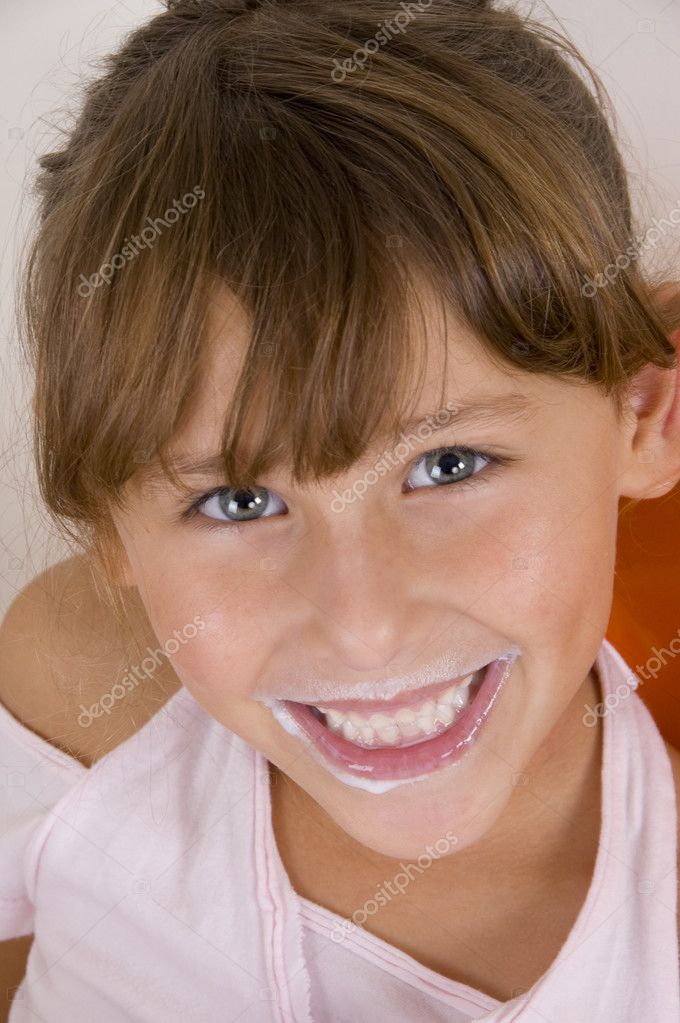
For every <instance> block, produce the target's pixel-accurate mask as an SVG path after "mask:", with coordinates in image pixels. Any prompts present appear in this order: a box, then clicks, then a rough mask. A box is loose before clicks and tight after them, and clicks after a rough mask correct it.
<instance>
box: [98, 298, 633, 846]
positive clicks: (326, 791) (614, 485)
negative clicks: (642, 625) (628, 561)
mask: <svg viewBox="0 0 680 1023" xmlns="http://www.w3.org/2000/svg"><path fill="white" fill-rule="evenodd" d="M215 325H216V326H215V336H216V337H217V339H218V341H219V343H218V344H217V345H216V346H215V351H214V357H213V362H212V365H211V368H210V373H209V375H208V377H207V379H206V380H205V382H204V385H203V389H202V393H201V395H200V398H199V400H198V401H197V403H196V405H195V408H194V409H193V414H192V417H191V418H190V421H189V422H188V424H187V426H186V428H185V429H184V430H183V432H182V433H181V435H178V436H177V437H176V438H175V440H174V441H173V443H172V444H171V445H170V448H171V454H172V455H173V456H176V455H181V456H183V457H191V458H192V459H195V460H196V461H198V460H200V459H201V458H203V457H204V456H206V455H210V454H213V453H215V452H217V451H218V450H219V439H220V435H221V429H222V423H223V416H224V411H225V408H226V407H227V403H228V402H229V398H230V394H231V391H232V387H233V385H234V383H235V374H236V370H237V368H238V366H237V363H238V356H239V355H240V354H241V353H242V350H243V348H244V346H245V344H246V338H247V321H246V318H245V317H244V315H243V314H242V311H241V310H240V309H239V308H238V307H237V306H236V305H235V304H233V305H231V306H230V305H228V302H227V299H224V300H221V302H220V304H219V305H216V307H215ZM434 329H435V328H434V327H433V328H432V330H433V331H434ZM449 336H450V338H452V339H453V340H452V341H451V343H450V346H449V359H448V368H447V374H446V391H445V393H446V395H447V400H448V407H446V405H445V406H444V408H443V409H440V402H439V395H440V387H441V380H442V377H441V374H442V373H443V358H442V346H441V345H440V344H439V342H438V340H437V339H435V343H431V344H430V349H429V350H428V363H427V367H428V372H427V381H426V386H425V387H424V389H423V392H422V395H421V402H420V405H419V410H420V412H421V414H422V417H426V416H428V414H430V415H431V414H432V413H433V412H437V410H439V411H440V414H439V416H438V417H437V418H430V419H429V421H428V424H429V425H426V426H423V427H421V428H420V429H417V428H411V429H410V430H409V429H406V430H405V431H404V433H405V435H406V439H405V442H402V443H401V444H398V445H396V446H395V443H394V442H393V441H391V442H389V444H388V445H387V446H386V443H385V442H383V443H381V442H380V441H377V442H376V443H375V445H374V447H373V449H372V450H371V452H370V453H369V454H367V455H366V457H365V458H364V459H363V460H362V462H361V463H357V464H355V465H354V466H353V467H352V468H351V469H350V470H349V471H348V472H347V473H346V474H344V475H343V476H341V477H337V478H335V479H334V480H333V481H332V482H329V483H328V484H327V485H323V486H321V485H310V486H305V487H302V488H294V487H293V486H291V484H290V481H289V479H288V476H287V474H284V473H274V474H272V475H271V476H269V477H268V478H267V479H263V480H261V481H260V486H261V487H262V488H264V490H263V491H262V492H261V493H260V497H263V496H264V497H265V498H266V499H267V502H268V503H266V504H265V503H264V502H263V503H262V504H261V505H259V506H256V508H255V510H254V512H253V514H255V515H256V516H259V517H255V518H252V519H250V520H246V521H243V522H242V524H241V526H240V528H236V526H235V525H234V521H235V520H236V519H239V518H240V519H243V515H244V513H243V510H242V509H243V508H245V507H246V505H247V502H246V501H244V500H241V501H240V502H239V500H238V498H237V499H236V500H234V499H233V498H234V493H235V490H234V489H232V490H231V491H228V489H227V488H226V487H225V481H224V480H223V479H221V478H219V477H218V476H214V475H213V476H207V475H204V476H200V477H191V478H190V482H191V485H192V489H193V497H191V498H186V497H185V496H184V495H183V494H182V493H181V492H179V491H178V490H176V489H174V488H172V486H171V485H170V484H169V483H168V482H167V481H162V482H161V484H160V485H158V486H154V487H152V486H148V485H144V486H142V485H140V481H139V480H131V481H130V482H129V483H128V488H129V504H128V507H127V510H126V513H125V514H124V515H123V514H121V513H116V514H115V517H116V524H117V527H118V529H119V532H120V536H121V539H122V542H123V545H124V548H125V555H126V557H125V559H124V562H125V569H124V572H125V577H126V578H127V581H128V582H129V583H130V584H135V585H136V586H137V587H138V588H139V591H140V594H141V597H142V599H143V601H144V604H145V607H146V610H147V613H148V615H149V618H150V621H151V623H152V625H153V627H154V630H155V632H156V634H157V636H158V640H159V642H160V643H164V642H166V640H167V639H169V638H171V637H173V634H174V635H175V636H176V637H177V636H181V634H182V632H183V630H184V628H185V627H186V626H187V625H188V623H192V622H194V620H195V617H196V616H197V615H199V616H200V619H202V625H203V627H202V628H200V629H199V631H198V633H197V634H196V635H195V636H194V638H191V639H186V640H185V641H181V642H180V643H179V645H178V649H177V651H176V653H174V654H172V655H170V660H171V662H172V665H173V667H174V669H175V671H176V672H177V674H178V676H179V678H180V679H181V681H182V682H183V683H184V685H185V686H186V687H187V689H188V690H189V691H190V692H191V693H192V695H193V696H194V697H195V699H196V700H197V701H198V702H199V703H200V704H201V705H202V706H203V707H204V709H205V710H206V711H207V712H208V713H209V714H211V715H212V716H213V717H214V718H216V719H217V721H219V722H221V723H222V724H223V725H225V726H226V727H227V728H229V729H231V730H232V731H233V732H235V733H236V734H237V735H239V736H241V738H243V739H244V740H245V741H246V742H248V743H249V744H251V745H252V746H254V747H256V748H257V749H258V750H259V751H260V752H261V753H262V754H264V756H265V757H266V758H268V760H270V761H271V762H272V763H273V764H275V765H276V766H277V767H278V768H279V769H280V770H281V771H284V772H285V773H286V774H287V775H289V777H290V778H291V779H293V781H294V782H296V783H297V784H298V785H299V786H301V788H302V789H304V790H305V791H306V792H307V793H308V794H309V796H311V797H312V798H313V799H314V800H315V801H316V802H317V803H318V804H319V805H320V806H321V807H322V808H323V809H324V810H325V811H326V812H327V813H328V814H329V815H330V816H331V817H332V818H333V819H334V820H335V821H336V822H337V823H338V824H339V825H340V826H341V827H342V828H343V829H344V830H345V831H346V832H347V833H348V834H349V835H351V836H352V837H353V838H355V839H356V840H357V841H359V842H361V843H363V844H364V845H366V846H369V847H370V848H372V849H374V850H376V851H377V852H379V853H382V854H384V855H387V856H394V857H404V856H408V857H414V858H415V857H417V856H418V855H419V854H420V853H422V852H423V851H424V850H425V848H426V846H427V845H428V843H433V842H436V841H437V840H439V839H442V838H443V837H444V836H446V835H447V833H449V834H450V833H451V832H453V834H455V835H456V846H455V848H456V849H460V848H462V847H464V846H465V845H469V844H471V843H472V842H474V841H476V840H477V839H478V838H480V837H481V836H482V835H483V834H485V833H486V832H487V831H488V830H489V829H490V828H491V826H492V824H493V823H494V821H495V820H496V819H497V818H498V816H499V814H500V813H501V811H502V810H503V808H504V806H505V805H506V804H507V802H508V799H509V798H510V795H511V793H512V791H513V784H512V782H513V780H514V779H515V778H516V776H517V774H518V773H521V772H522V771H523V768H525V767H526V766H527V764H528V763H529V761H530V759H531V758H532V756H533V755H534V754H535V753H536V752H537V751H538V750H539V747H541V746H542V744H544V743H545V741H546V739H547V738H548V736H549V734H550V733H551V732H552V730H553V729H554V727H555V726H556V724H557V723H558V722H559V721H560V719H562V716H563V715H564V714H565V712H566V713H567V714H568V713H570V712H571V714H572V716H573V714H574V713H576V712H578V714H579V716H580V714H582V713H583V702H584V700H583V697H584V695H586V693H587V689H586V688H585V687H586V686H587V684H588V679H589V672H590V669H591V666H592V664H593V661H594V659H595V657H596V655H597V653H598V650H599V648H600V644H601V642H602V637H603V635H604V633H605V631H606V628H607V624H608V619H609V613H610V606H611V597H612V585H613V575H614V558H615V544H616V528H617V510H618V498H619V494H620V483H621V479H622V476H623V474H624V472H625V471H626V469H627V467H628V463H629V460H630V458H631V455H630V443H629V441H630V436H631V432H632V431H633V430H634V422H630V423H629V421H628V420H626V421H625V423H623V424H622V423H619V422H618V421H617V419H616V415H615V410H614V407H613V404H612V402H611V401H610V400H609V399H607V398H605V397H603V396H602V395H601V394H600V392H599V391H597V390H596V389H595V388H594V387H593V386H592V385H584V384H580V383H573V382H567V381H562V380H555V379H548V378H545V377H542V376H538V375H531V374H527V373H523V372H521V371H519V370H513V369H511V368H508V369H501V368H499V367H498V366H495V365H494V364H493V363H492V361H491V360H490V359H489V358H488V356H487V355H486V354H485V353H484V352H483V350H482V349H481V347H480V346H479V344H478V343H477V342H476V340H475V339H474V338H473V337H472V336H470V335H469V334H466V332H465V331H464V330H463V329H458V328H451V329H450V333H449ZM503 405H505V407H501V406H503ZM474 410H476V411H474ZM437 423H439V425H440V426H441V428H440V429H438V430H437V431H436V432H434V429H433V427H434V426H435V425H436V424H437ZM461 446H464V447H465V448H472V449H481V450H482V451H484V452H485V453H486V454H485V455H484V456H482V455H481V454H477V455H474V454H469V453H466V452H465V451H461V450H460V449H461ZM435 448H439V449H442V448H443V449H445V450H444V451H443V452H440V453H439V455H431V452H433V450H434V449H435ZM428 455H430V457H428ZM490 456H491V457H493V458H494V459H498V462H495V461H490V460H489V458H490ZM378 464H380V466H381V467H382V468H378ZM456 468H457V473H456ZM145 480H146V477H145ZM146 482H148V480H146ZM220 486H221V487H223V488H225V489H224V490H223V491H222V492H221V493H219V492H218V493H217V494H215V490H216V488H219V487H220ZM209 492H212V494H213V496H209ZM204 495H208V496H206V497H205V499H204V500H202V501H201V499H202V497H203V496H204ZM247 496H249V497H250V498H251V499H252V496H253V495H252V494H250V495H247ZM197 502H198V504H197ZM190 504H193V505H194V508H195V513H194V515H193V516H192V517H190V518H186V519H185V520H184V521H183V520H182V519H181V518H180V516H181V514H182V512H183V511H184V510H185V509H186V508H187V507H188V506H189V505H190ZM258 507H259V509H260V511H259V512H258V510H257V508H258ZM240 509H241V510H240ZM192 631H193V630H192ZM503 656H508V657H509V658H510V659H509V660H506V661H503V660H499V658H502V657H503ZM487 664H490V667H489V669H488V670H487V671H485V672H480V673H479V674H477V675H475V676H474V678H473V680H472V682H471V683H470V685H469V686H467V687H465V686H464V685H462V679H463V678H464V677H465V676H466V675H467V674H468V672H469V671H472V670H473V669H477V668H480V667H481V666H485V665H487ZM428 668H432V669H433V672H432V673H430V674H428V673H427V670H428ZM503 669H504V672H503ZM482 675H483V676H484V678H483V681H481V682H480V678H481V676H482ZM499 682H500V687H499V685H498V683H499ZM447 690H448V695H447V694H446V691H447ZM341 697H344V698H345V700H347V698H348V697H354V699H355V700H356V701H358V702H357V703H356V704H355V705H354V707H353V710H352V708H350V706H349V705H348V704H347V703H345V704H344V705H343V703H342V702H340V701H341ZM369 700H371V701H372V702H370V703H369V702H368V701H369ZM286 701H292V702H290V703H289V702H286ZM490 704H491V707H490V709H489V705H490ZM311 707H317V708H318V707H323V708H326V709H327V710H328V711H330V712H332V713H329V714H328V715H326V714H324V713H322V712H319V711H318V710H317V711H316V712H315V711H313V710H312V709H311ZM350 710H352V712H353V714H355V715H356V714H358V717H354V718H352V719H350V718H348V717H347V713H349V712H350ZM408 711H411V713H410V714H409V713H408ZM487 711H488V713H487ZM400 712H401V713H400ZM376 714H380V715H381V716H380V717H378V718H375V715H376ZM398 714H399V716H397V715H398ZM414 718H415V720H414ZM583 727H584V729H585V726H583ZM584 741H585V740H584ZM575 755H576V753H575Z"/></svg>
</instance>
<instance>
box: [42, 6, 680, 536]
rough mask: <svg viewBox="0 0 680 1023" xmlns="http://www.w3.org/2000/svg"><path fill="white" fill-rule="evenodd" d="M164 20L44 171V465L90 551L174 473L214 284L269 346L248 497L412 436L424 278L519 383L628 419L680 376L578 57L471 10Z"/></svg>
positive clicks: (372, 9) (302, 10) (94, 94)
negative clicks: (611, 408)
mask: <svg viewBox="0 0 680 1023" xmlns="http://www.w3.org/2000/svg"><path fill="white" fill-rule="evenodd" d="M167 8H168V9H167V10H165V11H163V12H162V13H160V14H159V15H158V16H157V17H154V18H153V19H152V20H150V21H149V22H148V23H146V24H143V25H142V26H141V27H140V28H138V29H137V30H135V31H134V32H132V33H131V34H130V35H129V36H128V37H127V39H126V40H125V41H124V43H123V45H122V46H121V48H120V49H119V50H118V51H117V52H116V53H114V54H112V55H110V56H108V57H106V58H105V61H104V67H103V69H102V72H101V74H100V75H99V76H98V77H97V78H96V80H94V81H93V82H91V83H90V84H88V85H87V86H86V92H85V97H84V102H83V104H82V109H80V110H79V113H78V116H77V118H76V120H75V123H74V126H73V127H72V129H71V130H70V131H69V132H68V133H67V134H66V137H65V140H64V144H63V146H62V148H60V149H59V150H58V151H56V152H51V153H49V154H48V155H46V156H43V157H42V159H41V160H40V166H41V168H42V172H41V173H40V175H39V177H38V191H39V196H40V207H39V214H40V223H39V228H38V230H37V233H36V236H35V239H34V242H33V244H32V248H31V251H30V254H29V258H28V260H27V264H26V273H25V280H24V286H23V298H22V308H23V310H24V321H25V335H26V339H27V347H28V352H29V357H30V360H31V363H32V366H33V368H34V371H35V399H34V409H35V421H34V424H35V425H34V445H35V457H36V461H37V465H38V474H39V482H40V489H41V495H42V497H43V499H44V501H45V503H46V505H47V508H48V510H49V511H50V513H51V514H52V515H53V516H54V517H55V520H56V521H57V522H58V523H59V524H60V525H62V526H63V527H64V529H65V530H66V532H67V533H68V535H69V536H70V537H71V538H72V539H74V540H76V541H77V542H79V543H82V544H83V545H84V547H85V549H86V550H89V551H92V552H96V551H98V550H99V549H100V546H101V545H102V543H103V538H104V537H108V538H111V537H112V536H113V533H112V529H111V520H110V514H109V502H114V503H115V502H120V501H121V492H122V488H123V485H124V484H125V483H126V481H127V480H129V479H130V478H131V477H133V476H134V474H135V473H136V472H138V471H139V470H140V468H141V469H142V470H143V466H144V463H146V462H148V461H149V459H150V458H151V457H152V456H158V457H159V458H160V459H161V464H163V465H164V467H165V468H166V471H167V473H168V476H169V478H171V479H174V476H173V473H172V470H171V468H170V467H169V466H167V467H166V466H165V463H164V460H163V449H164V446H165V445H166V444H167V442H168V441H169V440H170V438H171V437H172V436H173V435H174V434H175V432H176V431H177V429H178V428H179V427H180V425H181V423H182V422H183V421H184V418H185V417H186V415H187V414H188V410H189V409H190V408H191V402H192V397H193V396H194V395H195V393H196V388H197V386H198V384H199V382H200V380H201V374H202V373H203V371H204V368H205V365H206V358H207V353H208V348H209V345H208V343H207V340H206V325H207V310H208V306H209V298H210V296H211V294H212V293H213V289H214V285H215V284H216V283H217V282H220V283H222V284H226V285H227V286H228V288H230V289H231V290H232V292H233V293H234V294H235V295H236V296H237V297H238V299H239V300H240V301H241V302H242V303H243V306H244V308H245V309H246V310H247V312H248V315H249V317H250V322H251V323H252V335H251V339H250V343H249V347H248V351H247V354H246V357H245V360H244V362H243V366H242V372H241V376H240V378H239V381H238V385H237V387H236V392H235V396H234V401H233V403H232V406H231V408H230V409H229V410H228V412H229V414H228V415H227V416H226V418H225V427H224V452H223V457H224V468H225V479H226V480H229V481H236V480H238V482H239V483H240V484H243V485H249V484H251V483H252V482H255V481H256V480H257V479H258V477H261V474H262V473H263V472H264V471H266V470H267V469H268V468H271V466H272V465H273V464H274V463H275V461H277V460H280V459H281V458H283V457H285V458H286V459H287V460H288V462H289V464H290V465H291V467H292V473H293V478H294V479H295V480H296V481H301V480H304V479H305V478H308V477H313V478H315V479H321V478H322V477H324V476H330V475H332V474H334V473H337V472H340V471H342V470H344V469H346V468H347V467H348V466H350V465H351V464H352V463H353V462H354V461H355V460H356V459H357V458H359V457H360V456H361V454H362V453H363V451H364V450H365V448H366V446H367V444H368V443H369V442H370V440H371V438H372V436H373V435H374V432H375V430H376V428H377V427H378V426H379V425H381V424H382V423H383V422H384V421H385V417H390V422H391V424H392V428H394V429H398V424H399V422H400V421H401V417H402V416H403V415H404V414H405V411H407V410H406V407H405V405H404V402H405V401H407V400H408V399H409V398H411V399H412V400H413V399H416V398H417V390H416V389H414V387H413V386H412V385H413V380H414V379H415V377H414V367H413V363H414V358H415V346H414V345H413V344H411V343H410V342H409V338H410V333H409V325H410V322H411V321H410V317H411V315H412V310H413V306H414V304H415V305H417V303H418V289H417V286H416V282H417V281H418V280H422V279H424V278H426V279H427V281H428V282H429V284H430V286H431V287H432V288H433V289H434V291H435V292H436V294H438V295H439V296H440V297H441V298H442V300H443V301H444V302H445V303H447V305H448V306H449V307H450V308H452V309H453V310H454V312H455V314H456V316H457V317H458V318H459V319H460V320H461V321H462V322H463V323H464V324H466V325H467V326H468V327H469V328H470V329H471V330H472V331H474V333H475V334H476V335H477V336H478V337H479V339H480V341H481V343H482V344H483V345H484V346H485V350H486V351H488V352H489V353H490V354H491V355H492V357H493V358H494V359H498V360H500V363H501V364H504V365H512V366H515V367H518V368H521V369H524V370H526V371H527V372H530V373H534V372H536V373H538V372H540V373H548V374H557V375H560V376H564V377H571V378H573V379H582V380H584V381H589V382H591V383H593V384H596V385H597V386H599V387H601V388H602V389H603V390H604V392H605V393H606V394H611V395H612V396H613V398H614V400H615V402H616V403H617V410H618V411H619V412H620V410H621V407H622V406H621V396H622V393H623V390H624V388H625V385H626V384H627V382H628V381H629V379H630V377H631V376H632V375H633V374H634V373H635V372H636V371H637V370H639V369H640V368H641V367H642V366H644V365H645V364H646V363H648V362H651V363H654V364H656V365H657V366H661V367H665V368H670V367H672V366H673V365H674V364H675V350H674V348H673V346H672V344H671V343H670V341H669V340H668V334H669V332H670V331H672V330H673V329H675V328H676V327H678V326H680V309H679V308H678V306H677V304H676V305H675V306H672V305H671V304H670V303H667V304H664V303H663V302H661V300H660V299H656V298H655V296H654V290H655V287H656V286H652V284H651V283H650V281H648V280H646V279H645V278H644V276H643V273H642V270H641V267H640V265H639V262H638V261H637V258H636V255H635V252H636V250H635V244H634V241H633V238H632V231H633V223H632V216H631V207H630V200H629V193H628V185H627V182H626V177H625V173H624V169H623V165H622V160H621V157H620V155H619V152H618V149H617V144H616V142H615V139H614V134H613V131H614V130H613V128H612V127H610V126H609V124H608V117H609V118H610V119H612V121H613V114H612V111H611V105H610V102H609V99H608V97H607V95H606V93H605V91H604V89H603V87H602V85H601V83H600V82H599V81H598V79H597V77H596V76H595V74H594V73H593V72H592V70H591V69H590V68H589V67H588V65H587V63H586V62H585V61H584V59H583V58H582V57H581V56H580V54H579V53H578V51H577V50H576V49H575V48H574V46H573V45H572V44H571V43H570V42H569V40H568V39H567V38H566V37H565V36H563V35H562V34H560V33H558V32H556V31H555V30H553V29H550V28H547V27H545V26H542V25H540V24H538V23H535V22H533V21H532V20H531V19H530V18H528V17H526V16H523V15H521V14H520V13H518V12H517V10H515V9H512V8H510V7H506V8H503V9H495V8H494V7H492V6H491V4H489V3H484V2H481V3H480V2H477V3H475V2H471V0H434V2H432V0H430V2H429V3H428V2H427V0H422V2H421V3H418V2H415V3H403V4H401V5H400V6H397V5H396V3H394V0H261V2H247V0H244V2H241V3H238V2H236V0H168V3H167ZM402 12H403V15H402ZM398 16H399V17H398ZM407 16H408V23H407V24H404V19H405V18H406V17H407ZM371 43H372V45H370V44H371ZM190 196H193V197H194V198H195V200H196V201H194V202H189V197H190ZM173 209H174V210H175V211H176V212H177V216H176V217H172V218H171V217H170V212H171V211H172V210H173ZM161 216H162V223H163V226H164V229H163V230H160V229H158V218H159V217H161ZM147 228H148V231H155V234H154V239H153V242H154V243H153V245H151V244H149V245H148V247H146V249H145V248H144V245H145V244H146V243H145V242H144V241H143V236H142V235H141V234H140V232H142V231H143V230H147ZM148 231H147V235H148ZM631 246H632V247H631ZM626 253H628V256H629V258H627V257H626V256H625V254H626ZM622 254H623V263H622V264H617V263H616V260H617V256H618V257H621V255H622ZM626 259H627V261H626ZM121 260H122V263H121ZM116 261H117V262H116ZM123 264H128V265H123ZM612 264H614V265H615V268H616V272H615V273H614V274H613V275H610V276H611V279H610V280H604V278H602V276H601V275H602V274H603V272H604V270H605V268H608V267H610V266H611V265H612ZM105 268H107V269H105ZM114 268H115V270H116V272H115V273H113V269H114ZM100 271H101V273H100ZM93 274H98V275H99V276H98V277H94V276H93ZM107 274H108V275H109V283H103V281H104V279H105V278H106V275H107ZM598 280H599V281H600V282H602V281H603V280H604V283H605V284H606V286H601V283H600V284H597V285H595V284H593V282H594V281H598ZM97 282H98V283H97ZM409 383H410V384H411V386H410V387H409ZM412 407H413V406H409V408H408V411H409V412H410V411H411V409H412ZM258 410H259V411H260V412H262V413H263V428H262V430H261V431H259V434H258V443H257V445H255V437H254V432H253V430H252V429H251V428H250V427H251V425H252V422H254V421H251V420H250V419H249V416H250V415H251V414H252V413H254V412H255V411H258ZM244 437H247V439H248V444H249V448H250V449H251V450H250V455H249V457H246V454H245V452H244V451H241V450H240V449H239V447H238V441H239V438H244ZM284 438H285V446H284V443H283V440H284Z"/></svg>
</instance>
